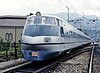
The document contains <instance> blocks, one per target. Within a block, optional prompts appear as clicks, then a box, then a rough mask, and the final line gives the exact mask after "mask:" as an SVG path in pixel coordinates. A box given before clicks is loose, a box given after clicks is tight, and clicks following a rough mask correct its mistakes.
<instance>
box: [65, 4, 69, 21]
mask: <svg viewBox="0 0 100 73" xmlns="http://www.w3.org/2000/svg"><path fill="white" fill-rule="evenodd" d="M66 8H67V10H68V13H67V21H68V22H69V7H68V6H66Z"/></svg>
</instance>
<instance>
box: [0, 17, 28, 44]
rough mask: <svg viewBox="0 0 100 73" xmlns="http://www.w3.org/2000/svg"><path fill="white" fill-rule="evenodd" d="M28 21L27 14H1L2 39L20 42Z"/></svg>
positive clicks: (0, 35) (0, 36) (0, 31)
mask: <svg viewBox="0 0 100 73" xmlns="http://www.w3.org/2000/svg"><path fill="white" fill-rule="evenodd" d="M25 22H26V16H12V15H5V16H0V39H1V38H2V39H3V41H5V42H6V41H8V40H9V41H11V42H12V43H13V42H17V43H18V42H19V40H21V33H22V30H23V27H24V24H25Z"/></svg>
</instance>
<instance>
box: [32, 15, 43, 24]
mask: <svg viewBox="0 0 100 73" xmlns="http://www.w3.org/2000/svg"><path fill="white" fill-rule="evenodd" d="M41 21H42V18H41V17H35V18H34V24H40V23H41Z"/></svg>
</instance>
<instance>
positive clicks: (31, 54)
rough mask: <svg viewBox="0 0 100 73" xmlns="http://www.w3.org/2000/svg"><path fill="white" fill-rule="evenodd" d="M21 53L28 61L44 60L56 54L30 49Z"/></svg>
mask: <svg viewBox="0 0 100 73" xmlns="http://www.w3.org/2000/svg"><path fill="white" fill-rule="evenodd" d="M22 53H23V54H24V58H25V59H26V60H30V61H45V60H48V59H50V58H52V57H54V56H56V54H58V52H50V51H32V50H23V51H22Z"/></svg>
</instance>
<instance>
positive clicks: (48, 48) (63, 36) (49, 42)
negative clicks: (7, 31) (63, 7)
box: [21, 12, 92, 61]
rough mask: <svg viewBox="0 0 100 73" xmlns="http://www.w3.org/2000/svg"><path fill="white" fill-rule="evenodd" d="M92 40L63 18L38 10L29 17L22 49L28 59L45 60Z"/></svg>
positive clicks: (23, 36)
mask: <svg viewBox="0 0 100 73" xmlns="http://www.w3.org/2000/svg"><path fill="white" fill-rule="evenodd" d="M91 41H92V39H91V38H90V37H89V36H87V35H85V34H84V33H83V32H81V31H79V30H78V29H77V28H75V27H73V26H72V25H71V24H69V23H67V22H66V21H64V20H63V19H61V18H59V17H57V16H53V15H41V13H40V12H37V13H36V15H31V16H28V17H27V20H26V24H25V26H24V29H23V33H22V43H21V50H22V53H23V56H24V58H25V59H26V60H31V61H44V60H48V59H51V58H54V57H55V56H57V55H59V54H61V53H62V52H64V51H66V50H70V49H72V48H75V47H78V46H81V45H84V44H88V43H91Z"/></svg>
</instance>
